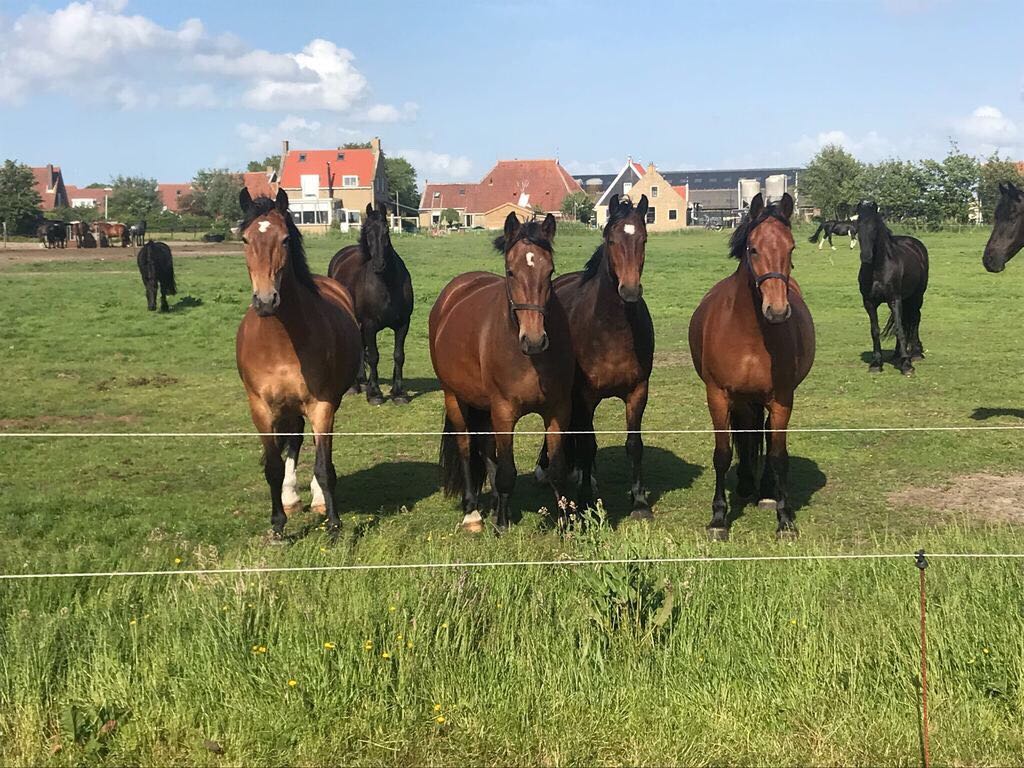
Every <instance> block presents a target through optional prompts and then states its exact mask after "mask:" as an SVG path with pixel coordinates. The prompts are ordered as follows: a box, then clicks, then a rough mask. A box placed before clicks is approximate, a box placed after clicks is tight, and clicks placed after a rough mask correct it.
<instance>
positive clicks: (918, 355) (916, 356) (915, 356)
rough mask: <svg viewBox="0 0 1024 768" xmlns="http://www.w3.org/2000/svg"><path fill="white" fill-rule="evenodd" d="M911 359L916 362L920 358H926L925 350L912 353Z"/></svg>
mask: <svg viewBox="0 0 1024 768" xmlns="http://www.w3.org/2000/svg"><path fill="white" fill-rule="evenodd" d="M910 360H911V361H912V362H915V363H916V362H917V361H918V360H924V352H915V353H914V354H912V355H911V356H910Z"/></svg>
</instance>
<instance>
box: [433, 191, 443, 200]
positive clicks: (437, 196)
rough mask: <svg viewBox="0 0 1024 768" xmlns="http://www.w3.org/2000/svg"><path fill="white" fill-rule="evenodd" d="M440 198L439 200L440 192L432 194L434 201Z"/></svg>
mask: <svg viewBox="0 0 1024 768" xmlns="http://www.w3.org/2000/svg"><path fill="white" fill-rule="evenodd" d="M440 198H441V193H440V192H435V193H434V199H435V200H439V199H440Z"/></svg>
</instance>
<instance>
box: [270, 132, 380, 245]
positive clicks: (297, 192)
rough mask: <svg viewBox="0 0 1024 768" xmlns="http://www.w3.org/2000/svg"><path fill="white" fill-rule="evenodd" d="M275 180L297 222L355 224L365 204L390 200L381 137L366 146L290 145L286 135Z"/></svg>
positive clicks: (327, 225)
mask: <svg viewBox="0 0 1024 768" xmlns="http://www.w3.org/2000/svg"><path fill="white" fill-rule="evenodd" d="M279 184H280V187H281V189H283V190H284V191H285V192H287V193H288V200H289V206H290V208H291V212H292V216H293V217H294V218H295V223H296V224H297V225H299V226H300V227H303V228H306V229H320V230H324V231H326V230H327V229H328V228H330V227H332V226H336V225H340V226H341V228H342V229H347V228H348V227H350V226H354V227H358V226H359V225H360V223H361V222H362V214H363V211H365V210H366V206H367V205H368V204H370V203H375V204H384V203H387V201H388V182H387V176H386V175H385V172H384V153H383V152H382V151H381V148H380V139H378V138H374V139H372V140H371V141H370V146H369V147H368V148H365V149H363V148H358V149H346V148H344V147H338V148H337V149H290V148H289V145H288V142H287V141H285V142H284V143H283V145H282V151H281V171H280V175H279Z"/></svg>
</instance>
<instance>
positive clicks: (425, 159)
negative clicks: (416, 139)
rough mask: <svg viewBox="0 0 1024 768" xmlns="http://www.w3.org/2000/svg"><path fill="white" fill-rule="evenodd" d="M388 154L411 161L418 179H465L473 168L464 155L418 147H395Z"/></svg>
mask: <svg viewBox="0 0 1024 768" xmlns="http://www.w3.org/2000/svg"><path fill="white" fill-rule="evenodd" d="M388 154H390V155H393V156H395V157H404V158H405V159H406V160H408V161H409V162H410V163H412V165H413V167H414V168H415V169H416V175H417V176H418V177H419V179H420V181H426V180H427V179H429V180H430V181H466V180H467V179H468V178H469V174H470V172H471V171H472V170H473V162H472V161H471V160H470V159H469V158H468V157H466V156H464V155H449V154H446V153H441V152H432V151H429V150H420V149H397V150H395V151H394V152H389V153H388Z"/></svg>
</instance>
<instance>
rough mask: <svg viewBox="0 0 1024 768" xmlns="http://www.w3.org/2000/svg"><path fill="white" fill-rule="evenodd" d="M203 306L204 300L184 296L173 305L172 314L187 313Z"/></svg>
mask: <svg viewBox="0 0 1024 768" xmlns="http://www.w3.org/2000/svg"><path fill="white" fill-rule="evenodd" d="M201 306H203V300H202V299H197V298H196V297H195V296H182V297H181V298H180V299H178V300H177V301H176V302H174V303H173V304H172V305H171V312H187V311H188V310H190V309H194V308H196V307H201Z"/></svg>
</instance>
